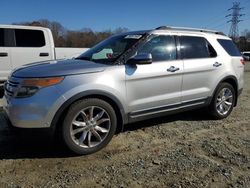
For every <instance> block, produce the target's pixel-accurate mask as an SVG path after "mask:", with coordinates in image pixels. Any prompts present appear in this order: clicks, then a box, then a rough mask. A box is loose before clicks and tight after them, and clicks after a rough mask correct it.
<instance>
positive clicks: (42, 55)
mask: <svg viewBox="0 0 250 188" xmlns="http://www.w3.org/2000/svg"><path fill="white" fill-rule="evenodd" d="M47 56H49V53H40V57H47Z"/></svg>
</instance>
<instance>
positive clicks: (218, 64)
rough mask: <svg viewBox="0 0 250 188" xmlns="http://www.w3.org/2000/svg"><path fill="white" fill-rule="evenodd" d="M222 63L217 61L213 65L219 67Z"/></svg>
mask: <svg viewBox="0 0 250 188" xmlns="http://www.w3.org/2000/svg"><path fill="white" fill-rule="evenodd" d="M221 65H222V64H221V63H218V62H215V63H214V64H213V66H214V67H219V66H221Z"/></svg>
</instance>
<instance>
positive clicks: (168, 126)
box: [0, 71, 250, 188]
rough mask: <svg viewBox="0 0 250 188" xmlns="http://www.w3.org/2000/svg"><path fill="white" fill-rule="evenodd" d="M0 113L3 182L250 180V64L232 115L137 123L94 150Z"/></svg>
mask: <svg viewBox="0 0 250 188" xmlns="http://www.w3.org/2000/svg"><path fill="white" fill-rule="evenodd" d="M0 118H1V119H0V125H1V126H0V187H4V186H6V187H178V188H179V187H250V72H249V71H247V72H246V74H245V88H244V92H243V94H242V95H241V98H240V101H239V104H238V106H237V107H236V108H235V109H234V111H233V113H232V114H231V115H230V116H229V117H228V118H227V119H225V120H220V121H214V120H210V119H208V118H207V116H206V115H205V114H204V113H202V112H200V111H194V112H187V113H181V114H178V115H172V116H168V117H165V118H160V119H155V120H151V121H147V122H140V123H137V124H132V125H129V126H127V127H126V130H125V132H123V133H120V134H118V135H116V136H115V137H114V138H113V140H112V141H111V143H110V144H109V145H108V146H107V147H106V148H105V149H103V150H102V151H100V152H98V153H96V154H92V155H89V156H81V157H79V156H72V155H70V154H69V153H67V152H66V151H64V150H63V149H62V148H60V147H59V146H58V145H57V144H55V143H54V142H53V140H52V139H51V138H50V137H49V136H48V134H46V132H44V131H40V130H38V131H33V130H32V131H29V130H28V131H24V132H15V131H10V130H9V129H8V128H7V126H6V123H5V121H4V119H3V116H2V114H1V112H0Z"/></svg>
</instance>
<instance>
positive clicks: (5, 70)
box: [0, 28, 12, 84]
mask: <svg viewBox="0 0 250 188" xmlns="http://www.w3.org/2000/svg"><path fill="white" fill-rule="evenodd" d="M5 31H6V29H3V28H0V84H1V81H4V80H6V79H7V77H8V75H9V73H10V71H11V70H12V66H11V61H10V50H9V48H7V47H6V45H5V38H6V37H5V36H6V34H5Z"/></svg>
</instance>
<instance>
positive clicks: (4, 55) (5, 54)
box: [0, 52, 8, 57]
mask: <svg viewBox="0 0 250 188" xmlns="http://www.w3.org/2000/svg"><path fill="white" fill-rule="evenodd" d="M7 56H8V53H6V52H0V57H7Z"/></svg>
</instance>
